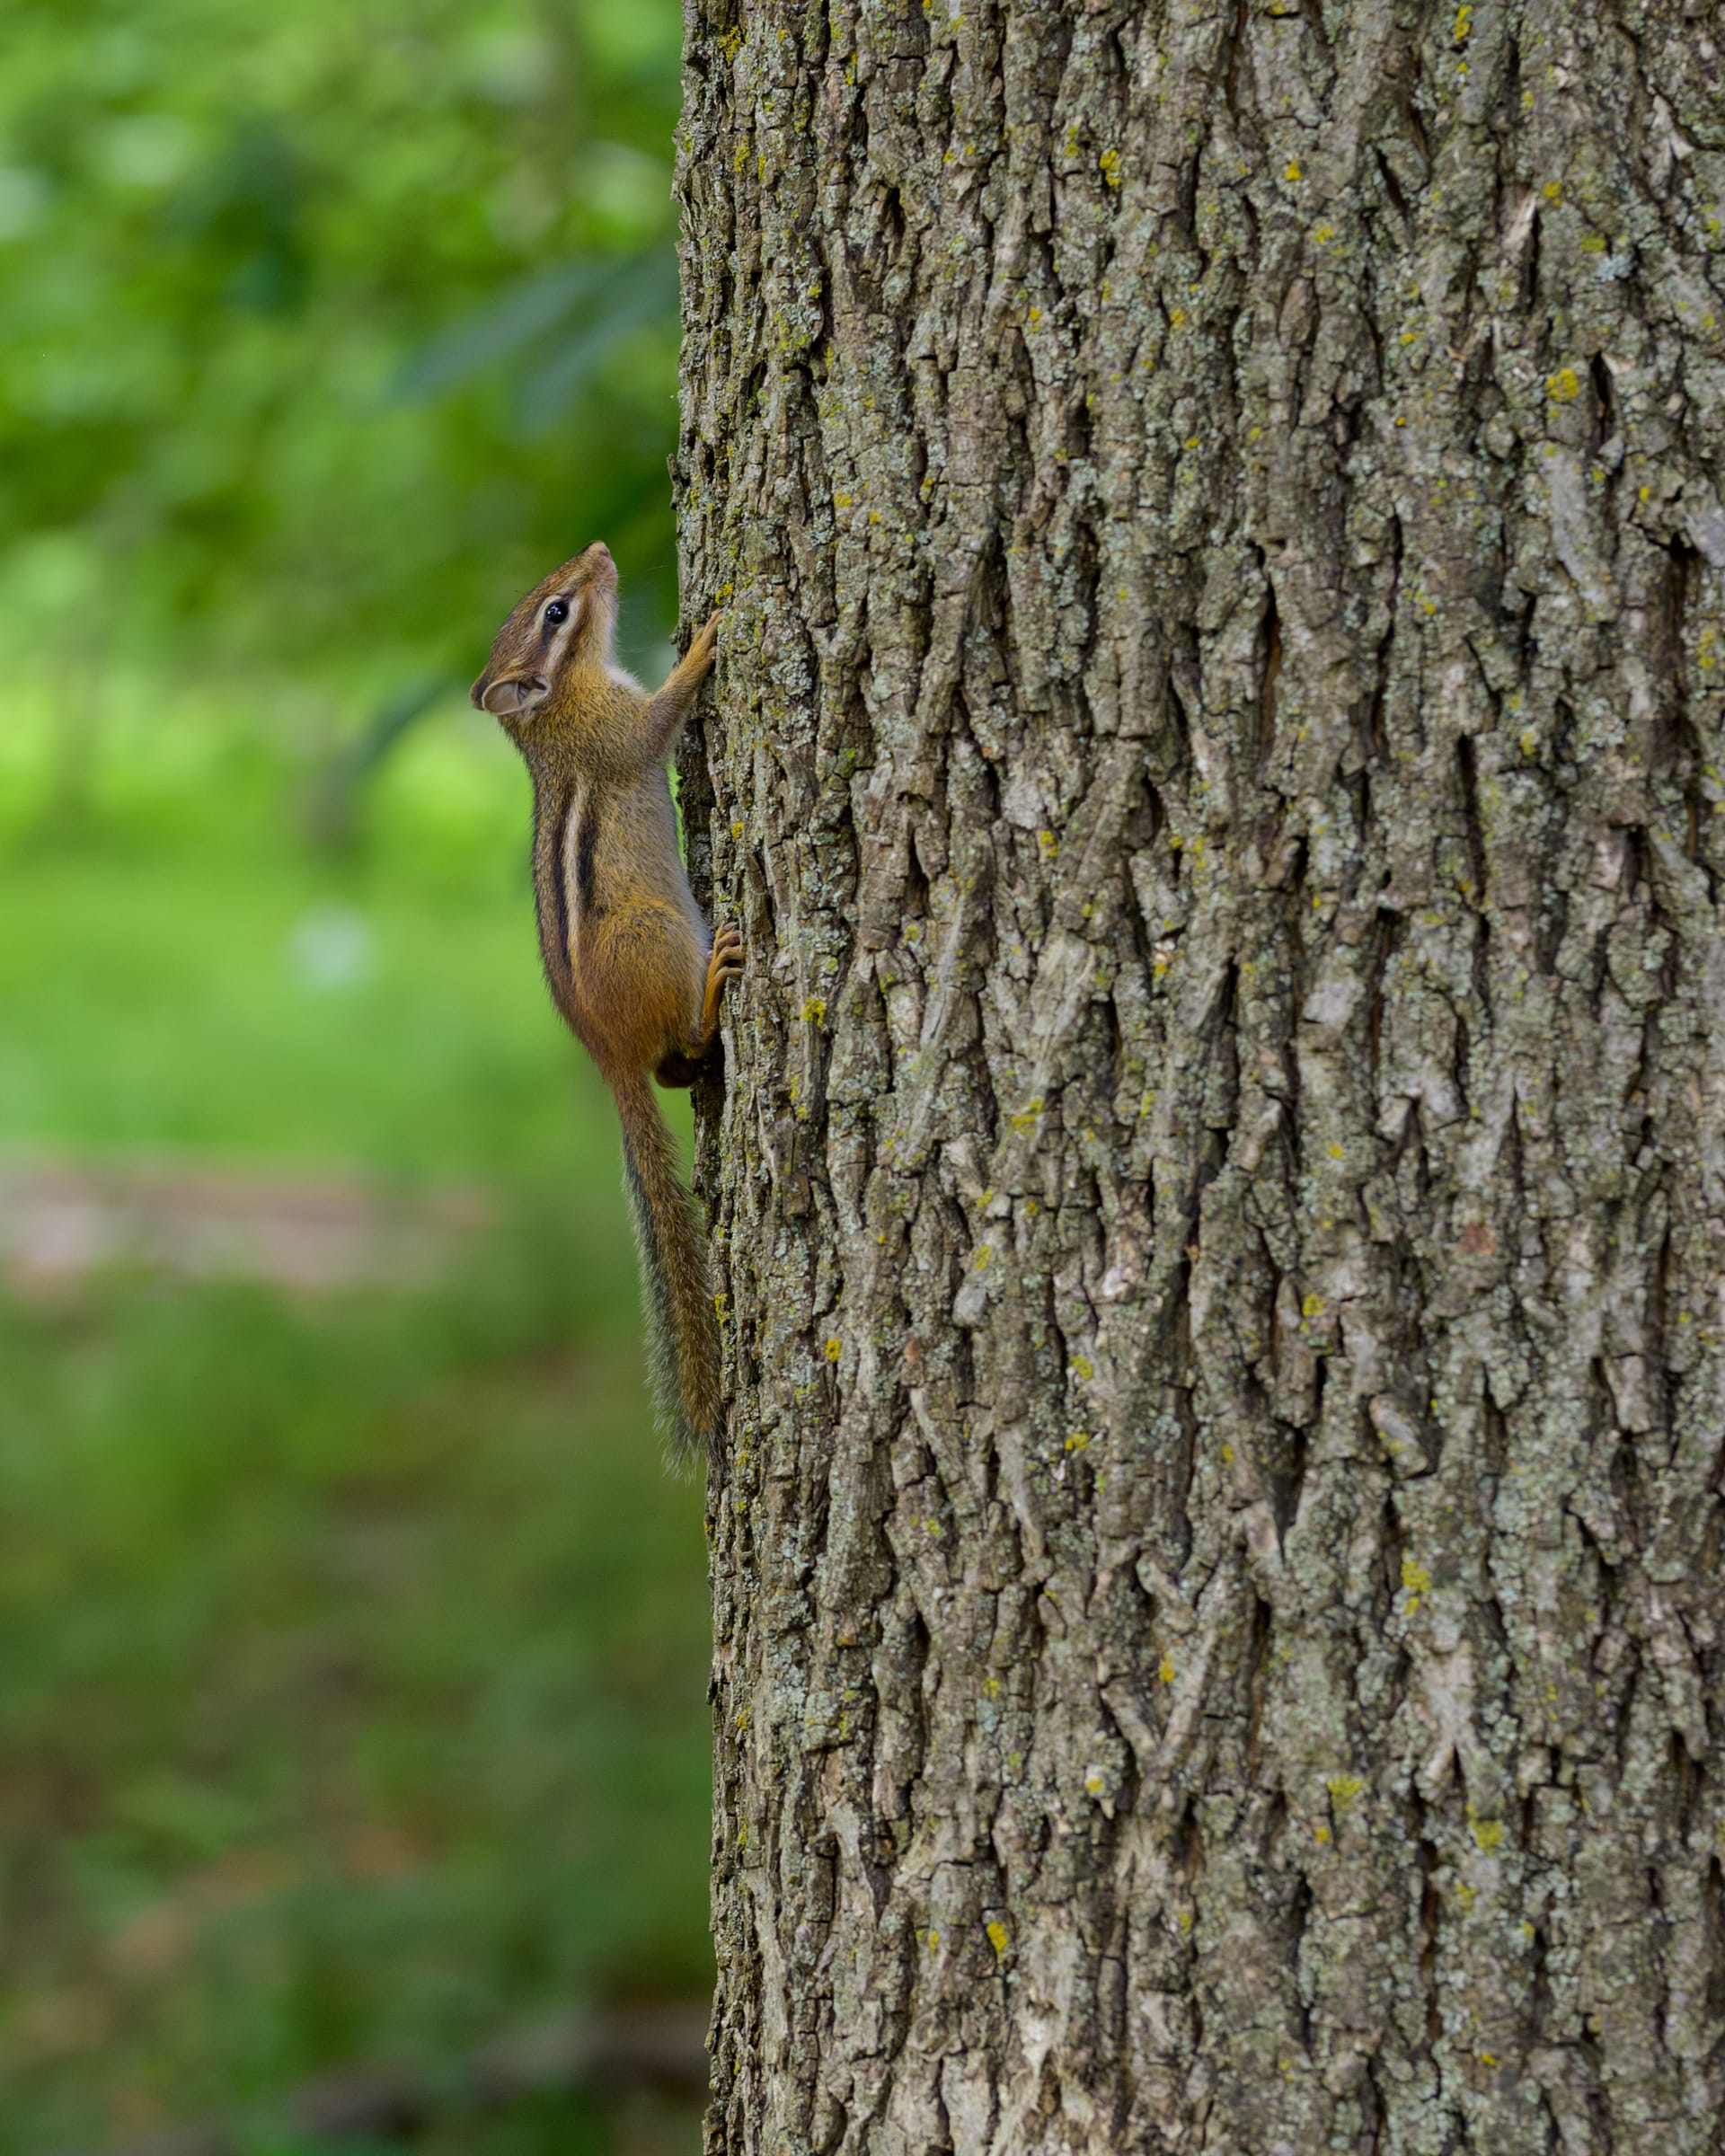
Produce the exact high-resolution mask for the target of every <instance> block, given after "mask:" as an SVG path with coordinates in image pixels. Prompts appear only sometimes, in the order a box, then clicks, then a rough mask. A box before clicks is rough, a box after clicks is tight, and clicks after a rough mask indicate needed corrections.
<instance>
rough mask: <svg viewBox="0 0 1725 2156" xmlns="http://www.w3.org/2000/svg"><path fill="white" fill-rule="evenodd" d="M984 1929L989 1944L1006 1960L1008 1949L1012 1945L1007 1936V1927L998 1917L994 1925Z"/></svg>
mask: <svg viewBox="0 0 1725 2156" xmlns="http://www.w3.org/2000/svg"><path fill="white" fill-rule="evenodd" d="M984 1929H985V1930H986V1932H987V1934H988V1944H989V1945H990V1946H991V1947H992V1948H994V1949H995V1953H996V1954H997V1955H999V1956H1000V1957H1002V1959H1003V1960H1004V1958H1005V1954H1006V1949H1007V1948H1008V1947H1009V1946H1010V1945H1011V1944H1012V1940H1010V1939H1009V1938H1008V1936H1007V1932H1006V1927H1005V1925H1004V1924H1003V1923H1002V1922H1001V1921H1000V1919H999V1918H998V1917H996V1918H995V1921H994V1922H993V1923H991V1924H988V1925H986V1926H985V1927H984Z"/></svg>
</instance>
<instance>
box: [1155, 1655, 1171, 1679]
mask: <svg viewBox="0 0 1725 2156" xmlns="http://www.w3.org/2000/svg"><path fill="white" fill-rule="evenodd" d="M1156 1674H1157V1675H1158V1676H1159V1677H1160V1678H1161V1679H1162V1681H1163V1683H1164V1684H1172V1683H1173V1681H1174V1657H1172V1655H1164V1656H1163V1657H1162V1667H1161V1668H1160V1669H1159V1670H1158V1671H1157V1672H1156Z"/></svg>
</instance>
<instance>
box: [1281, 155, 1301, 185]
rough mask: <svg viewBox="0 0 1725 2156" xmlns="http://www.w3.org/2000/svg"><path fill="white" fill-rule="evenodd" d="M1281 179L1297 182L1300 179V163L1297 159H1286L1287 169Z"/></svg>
mask: <svg viewBox="0 0 1725 2156" xmlns="http://www.w3.org/2000/svg"><path fill="white" fill-rule="evenodd" d="M1282 177H1283V179H1284V180H1297V179H1298V178H1299V177H1300V161H1299V159H1298V158H1297V157H1290V158H1289V159H1288V161H1287V171H1286V172H1284V173H1283V174H1282Z"/></svg>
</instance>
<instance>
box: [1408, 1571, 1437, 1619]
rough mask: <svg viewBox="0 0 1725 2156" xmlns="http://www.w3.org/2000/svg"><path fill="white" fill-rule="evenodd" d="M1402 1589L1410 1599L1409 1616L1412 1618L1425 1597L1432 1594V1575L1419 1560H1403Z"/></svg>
mask: <svg viewBox="0 0 1725 2156" xmlns="http://www.w3.org/2000/svg"><path fill="white" fill-rule="evenodd" d="M1402 1591H1403V1593H1404V1594H1405V1595H1407V1598H1408V1614H1409V1615H1410V1616H1411V1615H1412V1614H1413V1613H1414V1611H1415V1610H1417V1609H1418V1608H1419V1607H1420V1602H1421V1600H1422V1599H1423V1598H1424V1596H1426V1595H1429V1594H1430V1592H1431V1574H1430V1573H1429V1572H1428V1571H1427V1569H1426V1568H1425V1567H1424V1566H1423V1565H1422V1564H1420V1562H1419V1560H1417V1559H1415V1558H1411V1557H1404V1558H1403V1559H1402Z"/></svg>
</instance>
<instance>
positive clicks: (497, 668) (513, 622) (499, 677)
mask: <svg viewBox="0 0 1725 2156" xmlns="http://www.w3.org/2000/svg"><path fill="white" fill-rule="evenodd" d="M616 621H617V565H616V563H615V561H613V560H612V559H611V550H610V548H609V547H607V546H606V544H605V543H604V542H603V541H602V540H595V541H594V543H593V544H592V545H591V546H589V547H588V548H586V549H585V550H584V551H583V552H580V553H579V554H577V555H576V556H575V558H574V559H573V560H572V561H565V562H564V563H563V566H562V568H561V569H557V570H553V571H552V573H551V574H550V576H548V577H547V578H546V579H545V580H544V583H543V584H538V585H535V587H534V588H533V590H531V591H530V592H529V593H528V594H527V596H526V598H525V599H523V600H522V602H521V604H520V605H518V606H517V608H516V610H515V612H514V613H513V614H510V616H509V620H508V621H507V622H505V623H504V624H503V626H502V627H501V628H500V630H499V631H498V632H497V641H495V642H494V643H493V644H492V646H491V657H490V658H488V659H487V660H486V662H485V671H484V672H483V673H482V675H481V676H480V677H479V679H478V680H477V681H476V682H475V683H474V684H473V690H472V692H471V694H472V696H473V704H474V707H475V709H476V710H479V711H490V712H491V715H492V717H493V718H495V719H500V720H502V721H503V724H504V726H505V728H506V729H508V730H509V732H511V733H513V732H515V731H516V730H517V728H518V727H519V726H520V725H521V724H522V723H523V722H524V721H529V720H531V719H532V717H533V715H534V713H535V711H538V710H539V708H540V706H541V705H542V704H544V703H546V702H549V701H550V699H551V698H552V697H553V695H554V694H555V693H556V690H557V687H558V685H559V684H560V683H561V682H562V681H565V680H567V679H568V677H569V676H570V675H571V674H572V673H574V672H575V671H576V670H577V668H579V667H606V666H608V665H609V664H610V659H611V637H612V632H614V630H615V627H616Z"/></svg>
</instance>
